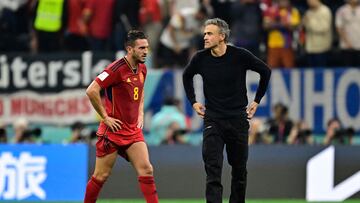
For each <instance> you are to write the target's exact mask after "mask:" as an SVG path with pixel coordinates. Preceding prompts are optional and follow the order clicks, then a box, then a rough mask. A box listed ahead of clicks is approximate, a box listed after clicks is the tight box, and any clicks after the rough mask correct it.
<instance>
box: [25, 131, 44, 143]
mask: <svg viewBox="0 0 360 203" xmlns="http://www.w3.org/2000/svg"><path fill="white" fill-rule="evenodd" d="M40 136H41V129H40V128H34V129H27V130H25V131H24V134H23V136H22V141H23V140H27V139H31V138H39V137H40Z"/></svg>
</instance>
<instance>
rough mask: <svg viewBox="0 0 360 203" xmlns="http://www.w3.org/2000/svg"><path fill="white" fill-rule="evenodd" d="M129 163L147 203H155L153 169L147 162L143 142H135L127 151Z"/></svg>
mask: <svg viewBox="0 0 360 203" xmlns="http://www.w3.org/2000/svg"><path fill="white" fill-rule="evenodd" d="M126 154H127V156H128V158H129V161H130V162H131V164H132V165H133V166H134V168H135V170H136V173H137V175H138V181H139V186H140V189H141V191H142V193H143V195H144V197H145V199H146V202H147V203H157V202H158V195H157V191H156V186H155V180H154V176H153V167H152V165H151V163H150V160H149V152H148V149H147V146H146V144H145V142H135V143H134V144H132V145H131V146H130V147H129V148H128V149H127V150H126Z"/></svg>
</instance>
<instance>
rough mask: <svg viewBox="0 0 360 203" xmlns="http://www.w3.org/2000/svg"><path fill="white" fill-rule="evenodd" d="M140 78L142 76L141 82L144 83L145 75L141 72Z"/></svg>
mask: <svg viewBox="0 0 360 203" xmlns="http://www.w3.org/2000/svg"><path fill="white" fill-rule="evenodd" d="M139 78H140V82H141V83H144V75H143V74H142V73H140V75H139Z"/></svg>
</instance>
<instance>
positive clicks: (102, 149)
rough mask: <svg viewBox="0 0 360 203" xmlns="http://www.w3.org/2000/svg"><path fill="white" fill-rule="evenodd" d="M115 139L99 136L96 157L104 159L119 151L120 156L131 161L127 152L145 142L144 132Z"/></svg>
mask: <svg viewBox="0 0 360 203" xmlns="http://www.w3.org/2000/svg"><path fill="white" fill-rule="evenodd" d="M113 138H114V137H113V135H111V136H109V135H101V136H98V140H97V142H96V157H103V156H105V155H108V154H112V153H114V152H115V151H117V153H118V154H119V155H120V156H122V157H123V158H124V159H126V160H127V161H129V159H128V156H127V154H126V150H127V149H128V148H129V147H130V146H131V145H132V144H134V143H136V142H145V139H144V135H143V133H142V132H140V133H137V134H135V135H132V136H121V137H120V136H116V139H113Z"/></svg>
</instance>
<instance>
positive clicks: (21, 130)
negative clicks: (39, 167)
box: [13, 118, 41, 143]
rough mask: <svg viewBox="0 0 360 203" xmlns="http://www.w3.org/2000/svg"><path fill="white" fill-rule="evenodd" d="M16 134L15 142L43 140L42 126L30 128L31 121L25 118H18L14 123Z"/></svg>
mask: <svg viewBox="0 0 360 203" xmlns="http://www.w3.org/2000/svg"><path fill="white" fill-rule="evenodd" d="M13 127H14V131H15V136H14V142H15V143H36V142H41V141H40V137H41V129H40V128H34V129H30V128H29V122H28V120H27V119H25V118H18V119H17V120H15V121H14V123H13Z"/></svg>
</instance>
